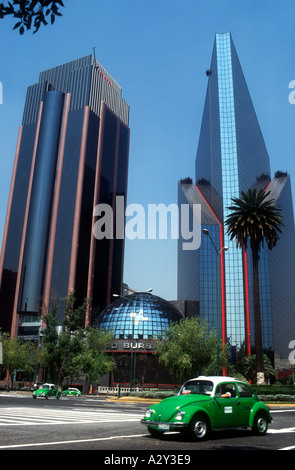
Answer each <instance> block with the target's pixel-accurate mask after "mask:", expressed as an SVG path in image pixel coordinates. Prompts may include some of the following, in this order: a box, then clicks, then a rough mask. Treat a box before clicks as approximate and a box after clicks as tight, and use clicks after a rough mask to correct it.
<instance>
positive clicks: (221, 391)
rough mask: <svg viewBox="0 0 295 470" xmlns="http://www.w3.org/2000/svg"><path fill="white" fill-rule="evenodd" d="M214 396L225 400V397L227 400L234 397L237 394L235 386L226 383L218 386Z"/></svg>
mask: <svg viewBox="0 0 295 470" xmlns="http://www.w3.org/2000/svg"><path fill="white" fill-rule="evenodd" d="M215 396H216V397H221V398H225V397H226V396H227V397H228V398H233V397H236V396H237V394H236V387H235V384H231V383H227V384H220V385H218V387H217V388H216V392H215Z"/></svg>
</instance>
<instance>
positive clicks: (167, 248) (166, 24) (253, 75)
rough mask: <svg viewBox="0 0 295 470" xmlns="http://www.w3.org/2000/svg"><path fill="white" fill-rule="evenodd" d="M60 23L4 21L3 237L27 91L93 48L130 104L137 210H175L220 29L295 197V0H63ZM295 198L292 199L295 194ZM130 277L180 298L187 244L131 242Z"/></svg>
mask: <svg viewBox="0 0 295 470" xmlns="http://www.w3.org/2000/svg"><path fill="white" fill-rule="evenodd" d="M64 3H65V8H64V9H63V11H62V13H63V16H62V17H61V18H57V20H56V23H55V24H54V25H53V26H50V25H48V26H47V27H46V28H41V29H40V30H39V32H38V33H37V34H35V35H33V34H32V33H31V32H26V33H25V34H24V36H20V35H19V33H18V32H17V31H12V27H13V25H14V21H13V20H12V19H5V20H0V39H1V48H0V49H1V50H0V64H1V68H0V81H1V82H2V85H3V104H1V105H0V120H1V122H0V139H1V147H0V237H1V240H2V233H3V226H4V220H5V215H6V207H7V199H8V192H9V185H10V179H11V173H12V166H13V160H14V153H15V146H16V140H17V133H18V128H19V125H20V124H21V120H22V113H23V107H24V102H25V96H26V90H27V86H29V85H31V84H33V83H36V82H37V81H38V77H39V72H40V71H42V70H46V69H47V68H50V67H53V66H56V65H60V64H62V63H64V62H68V61H70V60H73V59H76V58H78V57H82V56H84V55H87V54H91V53H92V52H93V50H92V48H93V47H96V58H97V60H98V61H99V62H100V63H101V64H102V65H103V66H104V67H105V68H106V69H107V70H108V72H109V73H110V74H111V75H112V76H113V77H114V78H115V80H116V81H118V83H119V84H120V85H121V87H122V90H123V98H124V99H125V100H126V101H127V102H128V103H129V105H130V128H131V145H130V170H129V188H128V201H127V202H128V204H130V203H138V204H142V205H143V206H144V207H146V208H147V204H149V203H156V204H158V203H164V204H166V205H168V204H170V203H176V202H177V183H178V181H179V179H181V178H185V177H187V176H191V177H192V178H194V162H195V155H196V150H197V144H198V136H199V131H200V122H201V118H202V112H203V105H204V98H205V92H206V83H207V78H206V74H205V71H206V69H207V68H208V67H209V65H210V61H211V54H212V47H213V42H214V35H215V33H223V32H228V31H230V32H231V33H232V37H233V40H234V43H235V46H236V49H237V52H238V55H239V58H240V62H241V65H242V68H243V71H244V74H245V78H246V81H247V84H248V87H249V90H250V94H251V96H252V100H253V102H254V106H255V109H256V112H257V115H258V120H259V122H260V126H261V129H262V133H263V135H264V139H265V142H266V146H267V149H268V152H269V156H270V160H271V169H272V176H273V173H274V172H275V171H276V170H278V169H279V170H283V171H288V172H289V173H290V174H291V183H293V193H295V163H294V151H295V132H294V123H295V105H291V104H290V103H289V101H288V96H289V93H290V91H291V90H289V89H288V85H289V82H290V81H292V80H295V60H294V53H295V51H294V47H295V46H294V45H295V28H294V18H295V2H294V0H258V1H257V0H255V1H253V0H105V1H101V0H83V1H81V0H64ZM293 198H294V196H293ZM124 281H125V282H126V283H128V284H129V285H130V286H131V287H133V288H134V289H136V290H146V289H148V288H151V287H152V288H153V292H154V294H156V295H159V296H161V297H163V298H166V299H168V300H172V299H175V298H176V281H177V242H176V241H175V240H154V241H152V240H135V241H131V240H127V241H126V252H125V274H124Z"/></svg>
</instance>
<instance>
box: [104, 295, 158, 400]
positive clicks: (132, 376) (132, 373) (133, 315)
mask: <svg viewBox="0 0 295 470" xmlns="http://www.w3.org/2000/svg"><path fill="white" fill-rule="evenodd" d="M152 290H153V289H148V290H146V291H145V292H146V293H148V292H152ZM113 297H122V298H123V299H126V300H130V299H127V297H124V295H119V294H113ZM132 304H133V310H134V311H133V312H131V313H130V317H131V318H132V335H131V367H130V392H132V383H133V380H134V379H135V364H136V362H135V358H134V356H133V340H134V326H135V325H138V323H139V320H143V321H146V320H148V317H144V316H143V315H142V317H140V316H139V317H136V312H135V302H132ZM139 313H140V312H139Z"/></svg>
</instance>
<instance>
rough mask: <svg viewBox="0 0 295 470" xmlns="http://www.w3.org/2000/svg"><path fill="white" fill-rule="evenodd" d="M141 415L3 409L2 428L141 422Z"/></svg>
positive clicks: (0, 416) (0, 419)
mask: <svg viewBox="0 0 295 470" xmlns="http://www.w3.org/2000/svg"><path fill="white" fill-rule="evenodd" d="M141 418H142V413H141V414H136V413H132V412H127V413H124V414H123V413H122V412H114V411H112V410H103V411H87V410H83V411H77V410H75V411H74V410H71V409H67V410H48V409H37V408H36V409H32V408H24V407H19V408H1V409H0V426H26V425H27V426H36V425H38V426H48V425H52V424H74V423H75V424H78V423H80V424H81V423H82V424H83V423H100V422H108V423H110V422H116V423H118V422H122V421H124V422H127V421H128V422H130V421H137V422H138V421H139V420H140V419H141Z"/></svg>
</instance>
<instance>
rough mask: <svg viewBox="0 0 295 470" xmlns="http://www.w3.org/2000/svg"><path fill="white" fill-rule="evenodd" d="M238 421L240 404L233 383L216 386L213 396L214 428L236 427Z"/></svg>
mask: <svg viewBox="0 0 295 470" xmlns="http://www.w3.org/2000/svg"><path fill="white" fill-rule="evenodd" d="M239 421H240V403H239V399H238V396H237V390H236V386H235V384H234V383H230V382H227V383H224V384H220V385H218V387H217V388H216V392H215V396H214V423H215V427H220V428H223V427H231V426H238V425H239Z"/></svg>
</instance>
